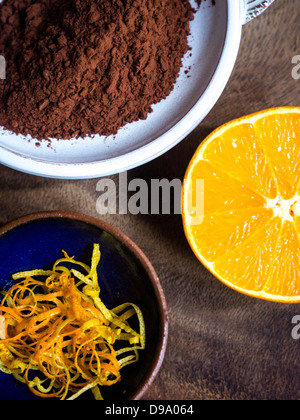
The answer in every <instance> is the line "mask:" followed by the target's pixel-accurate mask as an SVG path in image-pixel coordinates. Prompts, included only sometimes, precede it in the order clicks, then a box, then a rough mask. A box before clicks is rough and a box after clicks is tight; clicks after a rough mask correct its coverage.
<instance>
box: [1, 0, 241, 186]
mask: <svg viewBox="0 0 300 420" xmlns="http://www.w3.org/2000/svg"><path fill="white" fill-rule="evenodd" d="M227 6H228V9H227V10H228V16H227V33H226V38H225V41H224V48H223V51H222V54H221V57H220V59H219V63H218V66H217V68H216V71H215V73H214V75H213V76H212V78H211V81H210V83H209V84H208V86H207V88H206V90H205V92H204V93H203V95H202V96H201V98H200V99H199V100H198V101H197V103H196V104H195V105H194V107H193V108H192V109H191V110H190V111H189V112H188V113H187V114H186V115H185V116H184V117H183V118H182V119H181V120H180V121H179V122H178V123H177V124H175V125H174V126H173V127H172V128H170V129H169V130H168V131H167V132H166V133H164V134H163V135H162V136H160V137H158V138H157V139H155V140H154V141H152V142H151V143H149V144H147V145H145V146H143V147H140V148H138V149H136V150H134V151H132V152H129V153H125V154H123V155H121V156H118V157H115V158H112V159H107V160H103V161H101V162H99V161H96V162H88V163H57V162H45V161H41V160H38V159H31V158H28V157H24V156H22V155H20V154H18V153H15V152H12V151H10V150H7V149H5V148H3V147H1V148H0V152H1V153H0V155H1V156H0V163H2V164H4V165H5V166H7V167H10V168H12V169H15V170H18V171H21V172H25V173H28V174H31V175H37V176H43V177H46V178H57V179H91V178H100V177H103V176H110V175H113V174H117V173H122V172H125V171H128V170H130V169H133V168H136V167H138V166H142V165H144V164H146V163H148V162H149V161H151V160H153V159H156V158H157V157H159V156H161V155H163V154H164V153H166V152H167V151H169V150H170V149H171V148H173V147H174V146H176V145H177V144H178V143H180V142H181V141H182V140H183V139H184V138H185V137H187V136H188V135H189V134H190V133H191V132H192V131H193V130H194V129H195V128H196V127H197V126H198V125H199V124H200V122H202V121H203V119H204V118H205V117H206V116H207V114H208V113H209V112H210V111H211V109H212V108H213V106H214V105H215V103H216V102H217V100H218V99H219V97H220V96H221V94H222V92H223V91H224V89H225V87H226V84H227V82H228V80H229V78H230V76H231V73H232V70H233V68H234V65H235V62H236V59H237V55H238V52H239V47H240V42H241V35H242V19H241V16H242V12H244V10H242V4H241V2H232V1H230V0H228V1H227Z"/></svg>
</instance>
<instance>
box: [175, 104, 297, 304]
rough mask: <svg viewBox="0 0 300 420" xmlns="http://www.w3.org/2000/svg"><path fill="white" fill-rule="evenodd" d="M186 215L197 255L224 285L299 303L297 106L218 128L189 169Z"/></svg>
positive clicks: (190, 236)
mask: <svg viewBox="0 0 300 420" xmlns="http://www.w3.org/2000/svg"><path fill="white" fill-rule="evenodd" d="M201 180H203V182H202V181H201ZM201 182H202V183H201ZM203 199H204V202H203ZM183 223H184V229H185V233H186V236H187V239H188V241H189V243H190V245H191V247H192V249H193V251H194V253H195V254H196V256H197V257H198V258H199V260H200V261H201V262H202V263H203V264H204V265H205V266H206V267H207V268H208V269H209V270H210V271H211V272H212V274H214V275H215V276H216V277H217V278H218V279H219V280H221V281H222V282H223V283H225V284H226V285H227V286H229V287H231V288H233V289H235V290H236V291H238V292H241V293H244V294H247V295H250V296H253V297H256V298H260V299H266V300H271V301H276V302H285V303H299V302H300V108H291V107H283V108H273V109H269V110H266V111H262V112H259V113H256V114H253V115H250V116H246V117H243V118H240V119H238V120H235V121H232V122H230V123H228V124H225V125H224V126H222V127H220V128H218V129H217V130H216V131H214V132H213V133H212V134H211V135H210V136H209V137H208V138H207V139H206V140H205V141H204V142H203V143H202V144H201V145H200V147H199V148H198V150H197V151H196V153H195V155H194V157H193V159H192V160H191V162H190V165H189V167H188V169H187V173H186V176H185V182H184V188H183Z"/></svg>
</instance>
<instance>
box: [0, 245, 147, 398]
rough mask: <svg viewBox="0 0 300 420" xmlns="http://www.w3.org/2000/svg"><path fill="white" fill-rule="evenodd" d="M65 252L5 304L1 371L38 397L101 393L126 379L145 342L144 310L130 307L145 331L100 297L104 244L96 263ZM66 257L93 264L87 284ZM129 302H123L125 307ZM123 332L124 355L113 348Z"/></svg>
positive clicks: (1, 311) (95, 255)
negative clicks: (124, 374)
mask: <svg viewBox="0 0 300 420" xmlns="http://www.w3.org/2000/svg"><path fill="white" fill-rule="evenodd" d="M64 255H65V259H62V260H59V267H58V271H53V273H52V274H51V276H50V277H47V278H46V279H45V282H41V281H37V280H34V279H33V278H32V277H30V275H29V276H28V277H27V278H26V279H25V280H23V281H21V282H20V283H18V284H16V285H14V286H13V287H12V288H11V289H10V290H9V291H8V292H7V293H6V294H5V296H4V298H3V300H2V302H1V304H0V315H1V316H3V317H4V318H5V323H6V324H5V325H6V336H5V337H6V338H5V339H4V340H0V370H3V371H4V372H6V373H7V370H9V372H10V373H13V374H14V375H16V376H17V378H18V379H19V380H21V381H22V382H25V383H26V384H27V386H28V387H29V389H30V390H31V391H32V392H33V393H34V394H35V395H37V396H39V397H43V398H60V399H66V398H67V396H69V395H70V394H71V395H72V398H71V399H74V398H76V396H77V395H80V393H81V392H84V390H85V389H89V388H91V389H93V394H94V396H95V397H97V398H100V397H101V393H100V390H99V388H98V385H100V386H111V385H113V384H115V383H116V382H118V381H119V380H120V378H121V374H120V369H121V367H123V366H125V365H126V364H129V363H132V362H134V361H137V350H139V349H142V348H143V344H142V343H144V342H145V337H144V326H141V315H140V313H139V314H138V313H137V312H135V311H131V312H128V311H127V312H128V314H129V315H130V316H133V315H135V314H137V315H138V319H139V323H140V327H141V331H142V333H141V334H142V335H141V336H140V335H139V334H138V333H137V332H135V331H133V330H132V329H131V328H130V326H129V324H128V319H127V318H128V316H127V315H126V316H122V315H120V316H118V315H116V314H113V313H112V312H111V311H109V310H108V309H107V308H106V307H105V306H104V304H103V303H102V302H101V300H100V297H99V292H100V288H99V285H98V280H97V271H96V268H97V265H98V263H99V261H100V250H99V246H98V247H97V246H96V245H95V247H94V253H93V258H92V265H91V268H89V267H87V266H86V265H82V264H81V263H77V262H76V261H75V260H74V259H73V258H70V257H68V255H67V254H66V253H64ZM63 262H66V263H72V264H76V263H77V264H79V265H80V266H81V268H84V269H89V272H88V273H87V277H86V283H85V281H84V280H85V277H84V275H82V274H79V277H80V278H79V279H77V280H75V278H74V276H73V275H72V274H71V271H69V270H68V269H67V268H66V269H65V270H63V271H62V264H63ZM54 267H55V266H54ZM37 271H39V270H35V271H34V273H35V274H36V272H37ZM29 273H30V272H29ZM32 273H33V272H32ZM75 273H76V272H75ZM21 274H22V273H21ZM27 274H28V272H27ZM17 276H18V278H20V276H19V274H18V275H17ZM76 281H77V283H76ZM87 285H88V286H87ZM85 290H87V291H88V294H85ZM95 302H96V303H98V305H97V304H96V303H95ZM97 306H98V307H97ZM127 306H128V304H124V310H125V309H126V308H127ZM99 308H100V309H99ZM102 311H103V312H104V313H105V314H107V315H108V316H109V318H111V319H113V320H114V322H111V319H107V317H106V316H104V313H102ZM116 320H119V321H118V322H117V324H118V326H116ZM122 327H124V328H122ZM119 335H120V337H122V338H121V339H120V340H122V341H123V342H125V343H126V341H127V343H126V345H125V347H124V349H125V351H123V352H121V354H123V353H124V356H122V357H124V359H121V360H118V354H117V352H116V351H115V350H114V347H113V346H114V344H115V342H116V340H117V339H118V336H119ZM137 337H138V338H139V340H140V341H139V340H137V341H136V338H137ZM133 338H134V339H135V344H133V345H131V344H130V343H131V340H132V339H133ZM128 342H129V345H128ZM130 346H131V347H130ZM138 346H139V347H138ZM119 347H120V346H119ZM121 348H122V347H121ZM131 350H132V352H131V355H130V353H129V352H130V351H131ZM125 353H126V354H125ZM38 371H39V372H38Z"/></svg>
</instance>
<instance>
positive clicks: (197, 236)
mask: <svg viewBox="0 0 300 420" xmlns="http://www.w3.org/2000/svg"><path fill="white" fill-rule="evenodd" d="M272 216H273V211H272V210H271V209H265V208H258V209H246V210H235V211H230V212H226V213H216V214H207V215H205V217H204V219H203V223H202V224H200V225H198V226H197V225H193V226H191V233H192V235H193V239H194V244H195V247H196V248H197V249H198V250H199V252H200V254H201V255H203V256H204V258H205V259H206V260H207V261H209V262H213V261H215V260H216V259H217V258H219V257H221V256H222V255H224V254H227V253H228V252H230V251H231V250H232V249H234V248H235V247H237V246H239V245H241V244H242V243H243V242H244V241H245V240H246V239H248V238H249V237H251V236H252V235H253V234H254V233H255V232H256V231H257V229H260V228H263V227H264V226H265V225H266V224H267V223H268V221H269V220H270V219H271V218H272Z"/></svg>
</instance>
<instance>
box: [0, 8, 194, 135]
mask: <svg viewBox="0 0 300 420" xmlns="http://www.w3.org/2000/svg"><path fill="white" fill-rule="evenodd" d="M193 17H194V10H193V8H192V6H191V5H190V2H189V0H84V1H82V0H64V1H61V0H4V1H3V2H2V3H1V4H0V54H1V55H3V56H4V57H5V60H6V80H1V81H0V126H3V127H5V128H6V129H8V130H11V131H13V132H15V133H17V134H19V133H21V134H23V135H28V134H29V135H31V136H32V137H34V138H36V139H39V140H41V139H49V138H59V139H70V138H73V137H79V136H82V137H85V136H86V135H94V134H101V135H105V136H109V135H111V134H116V133H117V132H118V130H119V129H120V128H121V127H123V126H124V125H125V124H126V123H131V122H133V121H137V120H139V119H145V118H146V117H147V115H148V113H150V112H151V111H152V105H153V104H156V103H158V102H160V101H161V100H162V99H164V98H166V97H167V96H168V95H169V94H170V93H171V91H172V90H173V88H174V84H175V82H176V79H177V77H178V74H179V71H180V68H181V66H182V58H183V56H184V55H185V53H186V52H187V51H188V49H189V46H188V39H187V38H188V35H189V33H190V21H191V20H192V19H193Z"/></svg>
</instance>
